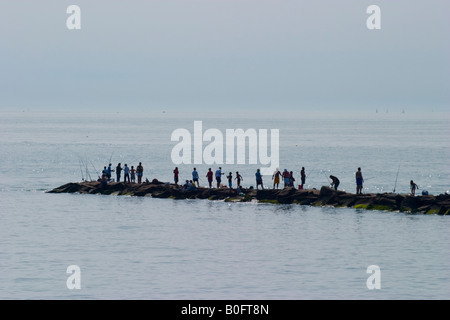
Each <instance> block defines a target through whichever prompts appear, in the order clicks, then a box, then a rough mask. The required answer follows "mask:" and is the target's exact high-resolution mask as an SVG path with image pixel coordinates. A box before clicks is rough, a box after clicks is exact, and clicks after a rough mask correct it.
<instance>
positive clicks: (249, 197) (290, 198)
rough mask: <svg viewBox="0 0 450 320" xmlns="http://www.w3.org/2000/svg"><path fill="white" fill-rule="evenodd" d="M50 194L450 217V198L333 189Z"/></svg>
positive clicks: (98, 189) (84, 189) (157, 185)
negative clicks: (323, 208)
mask: <svg viewBox="0 0 450 320" xmlns="http://www.w3.org/2000/svg"><path fill="white" fill-rule="evenodd" d="M48 193H81V194H103V195H128V196H138V197H139V196H140V197H142V196H147V197H153V198H169V199H209V200H223V201H230V202H248V201H257V202H260V203H274V204H300V205H311V206H332V207H348V208H357V209H367V210H385V211H400V212H412V213H415V212H417V213H426V214H439V215H447V214H449V212H450V195H448V194H441V195H438V196H434V195H425V196H422V195H421V196H415V197H413V196H410V195H403V194H395V193H377V194H375V193H369V194H362V195H356V194H352V193H347V192H344V191H336V190H333V189H331V188H329V187H325V186H324V187H322V188H321V189H320V191H319V190H316V189H311V190H297V189H295V188H285V189H264V190H256V189H242V192H241V193H240V194H238V192H237V191H236V189H229V188H220V189H209V188H196V189H194V190H191V191H185V190H183V189H182V188H180V187H178V186H176V185H174V184H169V183H162V182H150V183H143V184H134V183H133V184H129V183H127V184H126V183H122V182H117V183H108V184H107V185H105V186H104V185H102V184H101V183H100V182H96V181H95V182H79V183H67V184H65V185H63V186H60V187H58V188H55V189H53V190H50V191H48Z"/></svg>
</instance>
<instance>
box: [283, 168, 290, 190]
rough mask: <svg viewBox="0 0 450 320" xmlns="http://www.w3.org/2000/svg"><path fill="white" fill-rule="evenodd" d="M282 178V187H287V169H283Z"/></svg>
mask: <svg viewBox="0 0 450 320" xmlns="http://www.w3.org/2000/svg"><path fill="white" fill-rule="evenodd" d="M283 180H284V187H285V188H286V187H289V172H288V171H287V169H284V171H283Z"/></svg>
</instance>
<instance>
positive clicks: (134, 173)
mask: <svg viewBox="0 0 450 320" xmlns="http://www.w3.org/2000/svg"><path fill="white" fill-rule="evenodd" d="M122 171H123V173H124V175H123V179H124V180H123V181H124V182H125V183H127V182H128V183H136V177H137V183H138V184H140V183H142V177H143V173H144V167H143V166H142V163H141V162H139V165H138V166H137V167H136V169H135V168H134V166H131V168H130V167H128V165H127V164H126V163H125V165H124V167H122V166H121V163H118V164H117V166H116V168H115V170H113V169H112V167H111V163H110V164H109V165H108V167H106V166H105V167H104V168H103V171H102V177H101V181H102V182H104V183H107V182H110V181H113V180H112V179H111V175H112V172H115V173H116V181H117V182H120V180H121V177H122ZM179 174H180V172H179V170H178V167H175V169H174V170H173V177H174V182H175V184H176V185H178V182H179ZM223 175H225V173H224V172H222V167H219V168H218V169H217V170H216V171H215V172H213V171H212V169H211V168H209V169H208V171H207V173H206V176H205V177H206V179H207V181H208V185H209V188H210V189H211V188H212V185H213V182H214V179H215V180H216V186H217V188H220V187H221V186H222V176H223ZM255 178H256V189H259V187H260V186H261V189H264V184H263V178H262V175H261V171H260V169H257V171H256V173H255ZM281 178H282V179H283V183H284V187H285V188H287V187H294V182H295V178H294V174H293V171H288V170H287V169H284V170H283V172H281V171H280V170H279V169H278V168H277V169H276V170H275V171H274V173H273V174H272V180H273V189H275V188H276V189H278V188H279V185H280V181H281ZM329 178H330V179H331V182H330V185H331V187H332V188H334V189H335V190H337V189H338V187H339V184H340V181H339V179H338V178H337V177H336V176H334V175H330V176H329ZM226 179H227V184H228V187H229V188H233V180H236V184H237V188H238V189H240V188H241V182H242V181H244V178H243V177H242V175H241V174H240V173H239V171H236V175H235V177H234V179H233V173H232V172H229V173H228V175H227V176H226ZM300 179H301V184H299V189H303V187H304V185H305V182H306V173H305V167H302V169H301V171H300ZM199 180H200V176H199V173H198V171H197V169H196V168H194V170H193V171H192V180H186V181H185V183H184V184H183V186H182V188H183V189H184V190H194V189H195V188H198V187H200V182H199ZM355 180H356V194H362V191H363V183H364V178H363V176H362V172H361V168H358V171H357V172H356V173H355ZM410 188H411V195H412V196H414V195H415V191H416V189H418V186H417V184H416V183H414V181H413V180H411V182H410Z"/></svg>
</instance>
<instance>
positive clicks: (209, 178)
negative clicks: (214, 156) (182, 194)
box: [206, 168, 214, 189]
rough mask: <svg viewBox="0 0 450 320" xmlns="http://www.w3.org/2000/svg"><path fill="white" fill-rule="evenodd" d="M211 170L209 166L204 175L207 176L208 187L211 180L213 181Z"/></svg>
mask: <svg viewBox="0 0 450 320" xmlns="http://www.w3.org/2000/svg"><path fill="white" fill-rule="evenodd" d="M213 174H214V173H213V172H212V171H211V168H209V169H208V173H207V174H206V177H207V178H208V183H209V188H210V189H211V188H212V182H213Z"/></svg>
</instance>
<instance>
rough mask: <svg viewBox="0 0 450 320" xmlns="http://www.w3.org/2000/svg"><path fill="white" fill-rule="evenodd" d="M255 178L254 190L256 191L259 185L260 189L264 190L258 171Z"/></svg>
mask: <svg viewBox="0 0 450 320" xmlns="http://www.w3.org/2000/svg"><path fill="white" fill-rule="evenodd" d="M255 177H256V189H258V186H259V185H261V189H264V185H263V180H262V176H261V172H260V170H259V169H258V170H256V173H255Z"/></svg>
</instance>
